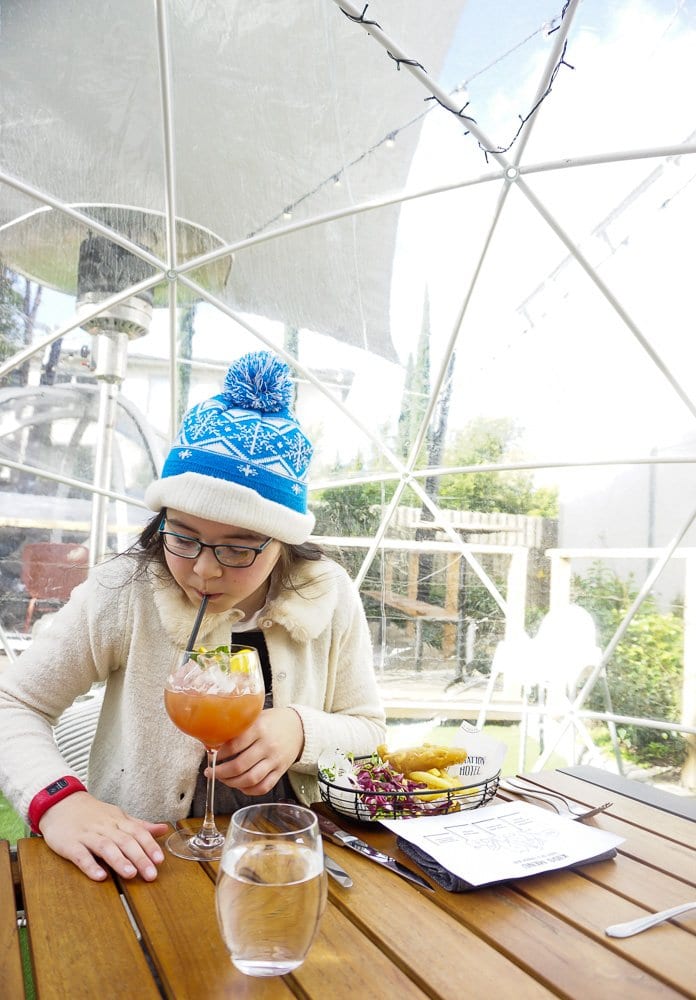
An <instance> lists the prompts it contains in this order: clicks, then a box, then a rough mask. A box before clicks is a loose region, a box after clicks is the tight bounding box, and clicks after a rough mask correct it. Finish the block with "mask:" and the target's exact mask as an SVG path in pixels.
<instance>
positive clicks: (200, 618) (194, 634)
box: [186, 594, 210, 650]
mask: <svg viewBox="0 0 696 1000" xmlns="http://www.w3.org/2000/svg"><path fill="white" fill-rule="evenodd" d="M209 597H210V594H204V595H203V600H202V601H201V606H200V608H199V609H198V613H197V614H196V620H195V622H194V623H193V628H192V629H191V635H190V636H189V638H188V643H187V644H186V649H187V650H191V649H193V646H194V643H195V642H196V637H197V635H198V629H199V628H200V627H201V622H202V621H203V615H204V614H205V609H206V606H207V604H208V598H209Z"/></svg>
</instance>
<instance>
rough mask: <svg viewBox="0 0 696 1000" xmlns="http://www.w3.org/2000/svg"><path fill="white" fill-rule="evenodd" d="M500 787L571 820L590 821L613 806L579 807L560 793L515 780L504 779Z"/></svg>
mask: <svg viewBox="0 0 696 1000" xmlns="http://www.w3.org/2000/svg"><path fill="white" fill-rule="evenodd" d="M499 787H500V788H501V789H502V790H503V791H504V792H510V793H511V794H513V795H522V796H524V798H527V799H538V800H539V801H540V802H546V804H547V805H550V806H552V808H553V809H555V810H556V812H557V813H558V814H559V815H560V816H567V817H568V818H569V819H589V818H590V817H591V816H596V815H597V814H598V813H601V812H604V810H605V809H609V807H610V806H612V805H613V803H612V802H605V803H604V804H603V805H601V806H592V807H589V808H588V807H587V806H581V805H578V803H577V802H571V801H570V800H569V799H567V798H566V797H565V796H564V795H561V794H560V793H559V792H551V791H548V790H547V789H541V788H536V787H535V786H533V785H525V784H523V783H522V782H521V781H519V780H516V779H515V778H504V779H503V781H501V782H500V785H499Z"/></svg>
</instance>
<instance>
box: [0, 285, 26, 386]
mask: <svg viewBox="0 0 696 1000" xmlns="http://www.w3.org/2000/svg"><path fill="white" fill-rule="evenodd" d="M14 279H15V276H14V274H13V272H12V271H10V270H9V269H8V268H6V267H4V266H2V265H0V362H2V361H5V360H6V359H7V358H9V357H11V356H12V355H13V354H14V353H15V351H17V350H18V349H19V348H20V347H21V345H22V338H23V332H24V328H23V324H22V313H21V308H22V296H21V294H20V292H19V291H18V290H17V289H16V288H15V285H14ZM17 381H18V380H17V375H16V374H15V373H14V372H11V373H10V374H9V375H7V376H6V377H5V378H4V379H3V380H2V384H3V385H16V384H17Z"/></svg>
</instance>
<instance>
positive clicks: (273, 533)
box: [145, 351, 314, 545]
mask: <svg viewBox="0 0 696 1000" xmlns="http://www.w3.org/2000/svg"><path fill="white" fill-rule="evenodd" d="M292 397H293V385H292V380H291V378H290V369H289V368H288V366H287V365H286V364H285V362H283V361H281V360H280V358H278V357H276V356H275V355H274V354H271V353H270V352H269V351H253V352H251V353H250V354H245V355H244V357H242V358H240V359H239V360H238V361H235V362H233V363H232V364H231V365H230V367H229V369H228V371H227V375H226V376H225V384H224V388H223V391H222V392H221V393H220V394H219V395H217V396H213V397H212V399H207V400H205V402H203V403H199V404H198V405H197V406H194V407H192V409H190V410H189V411H188V413H187V414H186V416H185V417H184V420H183V423H182V425H181V429H180V431H179V434H178V436H177V439H176V441H175V442H174V444H173V445H172V448H171V450H170V452H169V455H168V456H167V458H166V460H165V463H164V467H163V469H162V475H161V478H160V479H156V480H155V481H154V482H153V483H151V484H150V486H148V488H147V491H146V493H145V503H146V504H147V505H148V507H150V508H151V509H152V510H160V509H161V508H162V507H170V508H172V509H174V510H181V511H184V513H186V514H192V515H193V516H194V517H203V518H205V519H206V520H209V521H219V522H220V523H223V524H230V525H234V526H235V527H238V528H246V529H247V530H249V531H254V532H258V534H260V535H268V536H270V537H271V538H276V539H278V541H281V542H287V543H289V544H293V545H299V544H300V543H301V542H305V541H307V539H308V538H309V536H310V535H311V533H312V529H313V528H314V515H313V514H312V513H311V511H308V510H307V473H308V471H309V463H310V461H311V458H312V445H311V444H310V442H309V440H308V439H307V437H306V436H305V435H304V433H303V432H302V430H301V428H300V426H299V424H298V423H297V421H296V420H295V418H294V417H293V415H292V413H291V406H292Z"/></svg>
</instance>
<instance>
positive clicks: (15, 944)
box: [0, 840, 24, 998]
mask: <svg viewBox="0 0 696 1000" xmlns="http://www.w3.org/2000/svg"><path fill="white" fill-rule="evenodd" d="M0 996H3V997H8V998H9V997H23V996H24V976H23V974H22V958H21V952H20V948H19V933H18V931H17V907H16V906H15V893H14V884H13V881H12V867H11V864H10V849H9V844H8V843H7V841H6V840H0Z"/></svg>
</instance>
